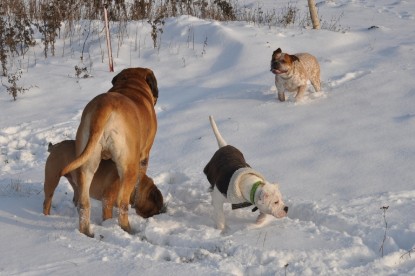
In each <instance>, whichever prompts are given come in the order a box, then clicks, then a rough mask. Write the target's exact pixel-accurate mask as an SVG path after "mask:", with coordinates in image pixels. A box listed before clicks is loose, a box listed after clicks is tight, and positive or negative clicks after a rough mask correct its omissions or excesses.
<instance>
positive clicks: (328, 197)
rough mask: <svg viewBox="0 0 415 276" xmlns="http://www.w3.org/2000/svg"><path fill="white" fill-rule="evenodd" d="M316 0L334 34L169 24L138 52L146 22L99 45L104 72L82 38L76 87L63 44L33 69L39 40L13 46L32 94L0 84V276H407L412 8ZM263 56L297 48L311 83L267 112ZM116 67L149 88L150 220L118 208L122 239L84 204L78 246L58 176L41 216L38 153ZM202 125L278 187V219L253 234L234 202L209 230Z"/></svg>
mask: <svg viewBox="0 0 415 276" xmlns="http://www.w3.org/2000/svg"><path fill="white" fill-rule="evenodd" d="M248 2H249V1H248ZM300 2H301V3H300ZM303 2H304V3H303ZM305 2H306V1H298V2H297V7H298V8H300V9H301V10H302V11H306V8H307V7H306V4H305ZM318 2H319V3H318V7H319V13H320V16H322V17H323V18H325V19H326V20H328V19H330V18H332V17H333V18H338V17H339V16H340V15H341V14H343V15H342V17H341V21H340V23H339V24H341V26H342V28H347V31H346V32H345V33H343V32H333V31H328V30H319V31H316V30H309V29H301V28H299V27H296V26H291V27H288V28H276V27H272V28H269V27H268V26H258V25H253V24H248V23H244V22H227V23H225V22H214V21H204V20H200V19H197V18H192V17H188V16H182V17H179V18H170V19H167V20H166V22H165V25H164V26H163V29H164V32H163V34H162V37H161V46H160V48H159V49H156V50H154V49H153V47H152V41H151V38H150V25H149V24H147V23H146V22H144V23H141V22H137V23H130V24H129V34H130V36H129V37H128V38H126V39H125V41H124V44H123V46H122V47H121V48H120V49H117V46H114V45H117V39H116V38H113V47H114V48H115V50H114V57H115V71H116V72H114V73H109V72H108V69H107V63H106V62H107V60H106V59H105V60H104V62H102V60H101V57H102V55H101V48H100V46H99V43H98V41H97V38H96V37H95V38H94V37H92V39H91V41H90V42H88V43H87V51H88V59H87V60H86V61H85V64H86V66H88V69H89V71H90V74H92V75H93V77H92V78H86V79H77V78H75V76H74V66H75V65H78V64H79V56H80V52H79V51H80V48H81V47H78V48H74V46H72V50H73V49H75V50H73V51H72V52H71V50H70V49H69V47H70V46H68V43H66V44H64V43H63V41H59V42H58V45H57V54H56V56H55V57H49V58H47V59H43V58H42V56H41V51H42V47H41V46H37V47H36V48H35V49H34V50H31V51H30V52H29V54H28V57H26V59H25V60H24V63H23V69H24V71H23V77H22V81H21V82H20V84H22V85H24V86H26V87H29V86H32V88H31V89H30V90H29V91H27V92H26V93H24V94H19V95H18V97H17V101H16V102H13V101H12V98H11V96H10V95H8V94H7V92H6V90H5V88H4V87H0V110H1V111H0V112H1V113H0V114H1V116H0V164H1V165H0V168H1V170H0V228H1V235H0V245H1V253H0V274H1V275H46V274H54V275H57V274H59V275H74V274H81V275H86V274H91V273H94V274H95V275H115V274H117V275H414V274H415V256H413V255H411V254H409V253H410V250H412V249H413V248H414V247H415V213H414V209H415V78H414V76H415V66H414V64H415V20H414V13H415V2H413V1H400V0H393V1H390V0H361V1H347V0H327V1H318ZM274 3H275V1H271V0H269V1H263V2H261V4H263V5H264V7H274V6H275V5H277V4H274ZM252 5H253V6H255V5H257V2H252ZM372 26H376V27H377V28H370V27H372ZM136 32H137V33H138V36H139V42H140V43H139V47H138V48H137V47H136V46H135V45H136V41H137V40H136V38H135V33H136ZM189 34H192V35H193V34H194V46H193V44H192V42H189ZM101 39H102V38H101ZM81 46H82V45H81ZM63 47H66V50H65V52H64V51H63ZM278 47H281V48H282V49H283V51H284V52H289V53H297V52H309V53H312V54H313V55H315V56H316V57H317V58H318V60H319V62H320V65H321V69H322V76H321V79H322V83H323V91H322V92H320V93H313V89H312V87H311V86H310V87H309V88H308V92H309V93H307V94H306V97H305V99H304V101H302V102H301V103H295V102H294V101H293V98H290V99H289V100H288V101H287V102H285V103H280V102H278V100H277V98H276V88H275V85H274V76H273V75H272V74H271V73H270V72H269V62H270V58H271V54H272V52H273V50H275V49H276V48H278ZM78 50H79V51H78ZM35 52H36V55H35ZM63 53H64V54H63ZM117 53H118V54H117ZM126 67H149V68H151V69H153V70H154V72H155V75H156V77H157V79H158V84H159V90H160V97H159V101H158V103H157V106H156V109H157V115H158V123H159V126H158V132H157V135H156V140H155V144H154V146H153V149H152V152H151V159H150V166H149V171H148V174H149V176H151V177H153V178H154V180H155V183H156V184H157V186H158V187H159V189H160V190H161V191H162V193H163V196H164V198H165V201H166V202H167V205H168V210H167V213H165V214H161V215H157V216H155V217H152V218H150V219H143V218H141V217H138V216H137V215H136V214H135V212H134V211H130V222H131V224H132V228H133V230H134V234H133V235H130V234H127V233H125V232H124V231H122V230H121V229H120V227H119V226H118V224H117V220H116V219H111V220H109V221H104V222H102V220H101V208H100V202H98V201H95V200H93V201H92V214H91V217H92V230H93V231H94V232H95V237H94V238H88V237H86V236H84V235H82V234H80V233H79V231H78V230H77V229H78V215H77V211H76V208H75V207H74V206H73V204H72V195H73V191H72V189H71V186H70V185H69V183H68V182H67V181H66V179H63V178H62V179H61V181H60V185H59V186H58V189H57V190H56V193H55V196H54V198H53V206H52V211H51V213H52V215H51V216H44V215H43V214H42V202H43V178H44V175H43V173H44V172H43V170H44V164H45V161H46V158H47V156H48V152H47V145H48V143H49V142H52V143H57V142H59V141H61V140H65V139H74V137H75V132H76V129H77V127H78V124H79V119H80V115H81V112H82V110H83V108H84V106H85V105H86V103H87V102H88V101H89V100H90V99H92V98H93V97H94V96H95V95H97V94H99V93H103V92H105V91H107V90H108V89H109V88H110V87H111V83H110V82H111V79H112V77H113V76H114V75H115V74H116V73H118V72H119V71H121V70H122V69H123V68H126ZM6 81H7V80H5V79H4V78H3V83H5V82H6ZM208 115H214V116H215V119H216V122H217V124H218V127H219V129H220V131H221V132H222V135H223V136H224V138H225V139H226V140H227V141H228V142H229V143H230V144H232V145H234V146H236V147H238V148H239V149H241V151H242V152H243V153H244V155H245V157H246V159H247V162H248V163H249V164H251V166H253V167H254V168H255V169H257V170H258V171H260V172H261V173H262V174H263V175H265V176H266V177H267V178H268V179H269V180H270V181H278V182H279V184H280V189H281V191H282V193H283V196H284V198H285V201H286V204H287V205H288V206H289V207H290V209H289V213H288V217H287V218H284V219H279V220H277V219H274V218H271V217H269V218H267V220H266V222H265V224H263V225H261V226H256V225H255V224H254V221H255V218H256V214H255V213H252V212H251V210H250V208H247V209H241V210H237V211H231V210H230V207H229V206H226V208H225V211H226V217H227V222H228V224H229V227H230V229H229V231H228V232H226V233H225V234H221V232H220V231H219V230H216V229H215V228H214V222H213V220H212V217H211V215H212V210H213V209H212V206H211V204H210V194H209V192H208V187H209V184H208V182H207V180H206V178H205V176H204V174H203V172H202V170H203V167H204V166H205V164H206V163H207V162H208V160H209V159H210V157H211V155H212V154H213V153H214V151H215V150H216V149H217V144H216V141H215V138H214V136H213V133H212V130H211V128H210V125H209V121H208ZM386 206H389V208H388V209H387V210H386V209H382V207H386ZM115 212H116V210H114V213H115ZM386 224H387V227H386ZM382 245H383V246H382ZM412 253H414V252H413V251H412ZM382 255H383V256H382Z"/></svg>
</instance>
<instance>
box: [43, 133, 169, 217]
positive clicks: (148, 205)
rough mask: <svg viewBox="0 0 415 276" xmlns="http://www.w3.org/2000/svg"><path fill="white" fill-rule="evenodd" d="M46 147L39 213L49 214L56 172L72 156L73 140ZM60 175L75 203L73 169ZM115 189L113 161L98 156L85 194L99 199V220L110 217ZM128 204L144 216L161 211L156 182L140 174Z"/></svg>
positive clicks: (117, 179)
mask: <svg viewBox="0 0 415 276" xmlns="http://www.w3.org/2000/svg"><path fill="white" fill-rule="evenodd" d="M48 151H49V152H50V154H49V156H48V158H47V160H46V164H45V183H44V186H43V190H44V193H45V200H44V201H43V213H44V214H45V215H50V208H51V204H52V198H53V194H54V192H55V189H56V187H57V186H58V184H59V179H60V175H59V174H60V172H61V171H62V169H63V168H65V167H66V166H67V165H68V164H69V163H71V162H72V161H73V160H75V158H76V155H75V140H65V141H62V142H60V143H57V144H55V145H52V143H49V147H48ZM64 176H65V177H66V179H68V181H69V183H70V184H71V186H72V188H73V190H74V197H73V202H74V204H75V206H77V204H78V190H79V187H78V183H77V178H76V177H77V176H76V170H74V171H71V172H69V173H67V174H65V175H64ZM137 189H138V190H137ZM119 190H120V178H119V177H118V172H117V168H116V167H115V163H114V162H113V161H112V160H102V161H101V163H100V164H99V167H98V170H97V171H96V173H95V174H94V177H93V179H92V182H91V187H90V189H89V195H90V197H92V198H94V199H97V200H100V201H101V202H102V219H103V220H106V219H110V218H112V208H113V207H116V206H117V204H116V200H117V196H118V192H119ZM130 204H131V206H133V207H134V208H135V209H136V213H137V214H138V215H140V216H142V217H144V218H148V217H151V216H154V215H156V214H160V213H162V212H164V211H165V207H164V205H163V196H162V194H161V192H160V190H159V189H158V188H157V186H156V185H154V182H153V179H151V178H150V177H148V176H147V175H144V176H143V179H142V181H141V183H140V185H138V187H136V188H135V189H134V192H133V193H132V194H131V197H130Z"/></svg>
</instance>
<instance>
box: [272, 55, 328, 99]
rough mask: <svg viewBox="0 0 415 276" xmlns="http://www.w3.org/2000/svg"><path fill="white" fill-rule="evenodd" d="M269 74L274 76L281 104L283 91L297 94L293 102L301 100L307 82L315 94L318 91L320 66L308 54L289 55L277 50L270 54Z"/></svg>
mask: <svg viewBox="0 0 415 276" xmlns="http://www.w3.org/2000/svg"><path fill="white" fill-rule="evenodd" d="M271 72H272V73H274V74H275V86H276V87H277V90H278V99H279V100H280V101H281V102H283V101H285V94H284V92H285V91H289V92H297V94H296V96H295V100H296V101H299V100H301V98H302V97H303V95H304V92H305V91H306V88H307V81H308V80H310V82H311V84H312V85H313V87H314V90H315V91H316V92H319V91H320V88H321V87H320V65H319V64H318V61H317V59H316V58H315V57H314V56H312V55H310V54H307V53H299V54H295V55H289V54H286V53H282V51H281V48H278V49H277V50H275V51H274V52H273V54H272V59H271Z"/></svg>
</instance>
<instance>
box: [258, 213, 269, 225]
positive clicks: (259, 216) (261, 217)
mask: <svg viewBox="0 0 415 276" xmlns="http://www.w3.org/2000/svg"><path fill="white" fill-rule="evenodd" d="M266 217H267V214H265V213H262V212H260V213H259V215H258V217H257V218H256V224H262V223H263V222H264V221H265V218H266Z"/></svg>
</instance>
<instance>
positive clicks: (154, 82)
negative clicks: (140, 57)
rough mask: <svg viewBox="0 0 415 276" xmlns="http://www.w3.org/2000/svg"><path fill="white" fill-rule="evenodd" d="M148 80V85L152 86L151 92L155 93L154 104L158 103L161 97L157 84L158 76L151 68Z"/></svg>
mask: <svg viewBox="0 0 415 276" xmlns="http://www.w3.org/2000/svg"><path fill="white" fill-rule="evenodd" d="M146 82H147V84H148V86H150V89H151V93H152V94H153V98H154V105H156V103H157V99H158V97H159V88H158V86H157V79H156V76H155V75H154V73H153V71H151V70H150V69H149V73H148V74H147V76H146Z"/></svg>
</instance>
